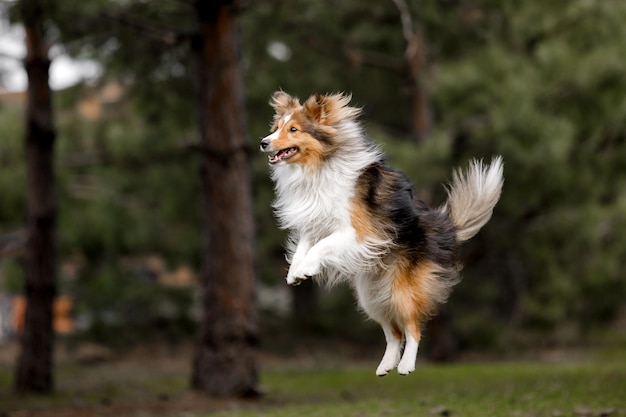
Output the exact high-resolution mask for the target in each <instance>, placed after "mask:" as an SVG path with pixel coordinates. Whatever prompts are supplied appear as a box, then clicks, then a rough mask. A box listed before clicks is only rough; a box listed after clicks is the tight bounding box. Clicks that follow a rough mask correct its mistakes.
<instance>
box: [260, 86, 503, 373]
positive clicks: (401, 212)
mask: <svg viewBox="0 0 626 417" xmlns="http://www.w3.org/2000/svg"><path fill="white" fill-rule="evenodd" d="M350 101H351V95H347V94H343V93H338V94H327V95H320V94H316V95H313V96H311V97H309V98H308V99H307V100H306V101H305V102H304V103H303V104H301V103H300V101H299V99H298V98H296V97H292V96H290V95H289V94H287V93H285V92H283V91H277V92H275V93H274V94H273V95H272V97H271V99H270V103H269V104H270V105H271V106H272V107H273V108H274V110H275V115H274V118H273V121H272V125H271V133H270V134H269V135H268V136H266V137H265V138H263V139H262V140H261V144H260V150H261V151H262V152H267V153H269V157H268V159H269V166H270V175H271V178H272V180H273V181H274V185H275V187H274V189H275V200H274V203H273V207H274V210H275V214H276V217H277V220H278V223H279V226H280V227H281V228H283V229H288V230H289V239H288V241H287V245H286V246H287V252H288V254H287V260H288V262H289V263H290V267H289V271H288V272H287V278H286V280H287V283H288V284H290V285H297V284H299V283H300V282H301V281H303V280H306V279H309V278H315V279H316V280H319V282H322V283H325V284H327V285H329V286H332V285H334V284H337V283H339V282H342V281H347V282H348V283H349V284H350V285H351V286H352V287H353V289H354V291H355V293H356V297H357V299H358V303H359V306H360V308H361V309H362V310H363V311H364V312H365V313H366V314H367V315H368V316H369V317H370V318H372V319H373V320H375V321H376V322H378V323H379V324H380V326H381V327H382V329H383V332H384V334H385V340H386V342H387V346H386V349H385V353H384V355H383V357H382V360H381V362H380V364H379V365H378V368H377V369H376V374H377V375H379V376H385V375H387V374H388V373H389V372H390V371H391V370H393V369H394V368H396V367H397V371H398V373H399V374H401V375H407V374H409V373H410V372H412V371H414V370H415V362H416V357H417V351H418V346H419V342H420V337H421V326H422V325H423V324H424V323H425V322H426V321H427V319H428V318H429V317H430V316H431V315H432V314H433V313H434V312H435V309H436V307H437V306H438V305H439V304H441V303H444V302H445V301H446V300H447V298H448V295H449V293H450V291H451V289H452V287H453V286H454V285H455V284H457V283H458V282H459V280H460V278H459V272H460V270H461V267H462V266H461V264H460V262H459V256H458V251H459V245H460V243H462V242H464V241H466V240H468V239H470V238H471V237H472V236H474V235H475V234H476V233H477V232H478V231H479V230H480V229H481V228H482V227H483V226H484V225H485V224H486V223H487V222H488V221H489V219H490V218H491V215H492V212H493V209H494V206H495V205H496V203H497V202H498V200H499V198H500V194H501V190H502V186H503V182H504V179H503V163H502V158H501V157H500V156H497V157H495V158H493V160H492V162H491V163H490V164H489V165H485V164H483V163H482V161H476V160H473V161H471V162H470V166H469V168H468V169H467V170H466V171H465V172H462V171H460V170H455V171H453V176H452V182H451V184H450V185H449V188H448V190H447V191H448V199H447V202H446V203H445V204H444V205H443V206H442V207H439V208H436V209H433V208H429V207H428V206H427V205H426V204H425V203H424V202H422V201H420V200H419V199H418V198H417V197H416V195H415V191H414V189H413V187H412V185H411V183H410V181H409V180H408V179H407V177H406V176H405V175H404V174H403V173H402V172H400V171H398V170H396V169H394V168H392V167H391V166H390V165H389V163H388V162H387V161H386V159H385V156H384V155H383V153H382V152H381V150H380V148H379V147H378V146H376V145H375V144H374V142H373V141H372V140H370V139H369V138H368V137H367V136H366V135H365V134H364V131H363V128H362V127H361V125H360V123H359V120H358V118H359V115H360V113H361V109H360V108H357V107H352V106H350ZM403 347H404V349H403Z"/></svg>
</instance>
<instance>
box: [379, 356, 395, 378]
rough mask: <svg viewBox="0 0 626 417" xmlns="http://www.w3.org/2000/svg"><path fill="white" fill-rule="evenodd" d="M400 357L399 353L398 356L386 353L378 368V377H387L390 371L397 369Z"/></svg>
mask: <svg viewBox="0 0 626 417" xmlns="http://www.w3.org/2000/svg"><path fill="white" fill-rule="evenodd" d="M399 356H400V354H399V352H398V353H396V354H387V353H385V356H383V359H382V360H381V361H380V364H379V365H378V368H376V375H378V376H385V375H387V374H388V373H389V371H391V370H392V369H393V368H395V367H396V364H397V363H398V359H399Z"/></svg>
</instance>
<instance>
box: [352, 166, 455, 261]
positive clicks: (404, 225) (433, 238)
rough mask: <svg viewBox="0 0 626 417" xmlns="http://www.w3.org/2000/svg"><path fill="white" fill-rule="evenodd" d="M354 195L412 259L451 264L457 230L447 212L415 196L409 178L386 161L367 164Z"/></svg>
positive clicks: (453, 258) (453, 256)
mask: <svg viewBox="0 0 626 417" xmlns="http://www.w3.org/2000/svg"><path fill="white" fill-rule="evenodd" d="M356 190H357V195H358V196H359V198H361V199H362V201H363V202H365V205H366V207H367V209H368V212H369V214H370V215H371V216H372V219H374V221H375V222H376V223H377V224H379V225H381V226H382V229H383V230H384V231H385V233H386V234H387V235H388V236H390V237H391V238H392V239H393V242H394V244H396V245H398V247H399V248H400V250H401V251H403V252H404V255H405V256H406V257H407V258H408V259H409V260H410V261H411V262H412V263H417V262H419V261H420V260H425V259H428V260H432V261H434V262H436V263H437V264H439V265H441V266H443V267H445V268H450V267H454V266H455V265H456V263H457V246H458V245H457V242H456V233H455V230H454V226H453V225H452V222H451V221H450V219H449V218H448V216H447V215H446V214H443V213H441V212H440V211H438V210H433V209H431V208H429V207H428V206H427V205H426V204H425V203H424V202H423V201H421V200H418V199H417V197H416V196H415V191H414V189H413V186H412V184H411V182H410V181H409V179H408V178H407V177H406V176H405V175H404V174H403V173H402V172H400V171H398V170H396V169H394V168H392V167H391V166H389V164H388V163H387V162H386V161H380V162H377V163H374V164H371V165H369V166H368V167H367V168H365V169H364V170H363V173H362V174H361V175H360V176H359V178H358V180H357V184H356Z"/></svg>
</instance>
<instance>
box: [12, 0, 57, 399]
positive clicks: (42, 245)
mask: <svg viewBox="0 0 626 417" xmlns="http://www.w3.org/2000/svg"><path fill="white" fill-rule="evenodd" d="M20 10H21V12H22V19H23V23H24V29H25V32H26V59H25V61H24V67H25V69H26V73H27V75H28V104H27V110H26V137H25V141H26V165H27V181H28V185H27V187H28V189H27V216H28V219H27V222H28V226H27V227H28V243H27V249H26V257H27V261H26V302H27V307H26V315H25V322H24V331H23V334H22V338H21V352H20V356H19V359H18V363H17V370H16V378H15V389H16V390H17V391H18V392H41V393H46V392H50V391H52V389H53V386H54V381H53V374H52V366H53V365H52V357H53V348H54V333H53V329H52V304H53V300H54V296H55V292H56V271H55V229H56V197H55V191H54V187H55V185H54V184H55V181H54V140H55V129H54V121H53V115H52V102H51V91H50V85H49V83H48V70H49V67H50V61H49V59H48V46H47V45H46V43H45V38H44V29H43V26H44V19H45V16H44V13H43V10H42V5H41V4H40V2H39V1H37V0H22V2H21V4H20Z"/></svg>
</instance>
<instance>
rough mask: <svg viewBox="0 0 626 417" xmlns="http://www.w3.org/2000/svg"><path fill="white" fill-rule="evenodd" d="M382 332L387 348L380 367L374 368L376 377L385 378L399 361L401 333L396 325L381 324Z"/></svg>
mask: <svg viewBox="0 0 626 417" xmlns="http://www.w3.org/2000/svg"><path fill="white" fill-rule="evenodd" d="M381 326H382V328H383V332H385V340H386V341H387V347H386V348H385V354H384V355H383V359H382V360H381V361H380V365H378V368H376V375H378V376H385V375H387V374H388V373H389V371H391V370H392V369H393V368H395V367H396V365H397V364H398V361H399V360H400V350H401V349H402V331H401V330H400V329H399V328H398V325H397V324H396V323H394V322H392V323H381Z"/></svg>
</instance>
